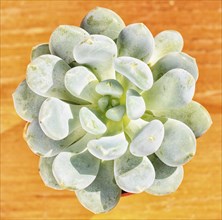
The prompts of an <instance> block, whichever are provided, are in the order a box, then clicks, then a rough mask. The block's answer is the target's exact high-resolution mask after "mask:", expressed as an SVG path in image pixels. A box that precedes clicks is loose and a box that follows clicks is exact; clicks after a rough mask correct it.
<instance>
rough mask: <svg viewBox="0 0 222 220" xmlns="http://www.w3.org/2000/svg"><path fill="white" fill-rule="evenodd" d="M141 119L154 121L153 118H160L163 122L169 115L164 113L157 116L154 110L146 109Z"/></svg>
mask: <svg viewBox="0 0 222 220" xmlns="http://www.w3.org/2000/svg"><path fill="white" fill-rule="evenodd" d="M141 119H143V120H145V121H148V122H150V121H153V120H159V121H161V122H162V123H163V124H164V123H165V122H166V121H167V119H168V118H167V117H166V116H164V115H161V116H156V115H154V114H153V112H151V111H149V110H146V112H145V113H144V115H143V116H142V117H141Z"/></svg>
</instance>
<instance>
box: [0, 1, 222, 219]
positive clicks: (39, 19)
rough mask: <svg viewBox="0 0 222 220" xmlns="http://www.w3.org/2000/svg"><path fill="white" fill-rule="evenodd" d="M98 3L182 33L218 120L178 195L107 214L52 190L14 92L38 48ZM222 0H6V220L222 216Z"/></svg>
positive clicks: (138, 200) (125, 201) (140, 199)
mask: <svg viewBox="0 0 222 220" xmlns="http://www.w3.org/2000/svg"><path fill="white" fill-rule="evenodd" d="M95 6H102V7H107V8H110V9H112V10H114V11H116V12H117V13H118V14H119V15H120V16H121V17H122V18H123V19H124V21H125V23H126V24H130V23H136V22H143V23H144V24H146V25H147V27H148V28H149V29H150V30H151V32H152V33H153V34H154V35H156V34H157V33H158V32H160V31H162V30H166V29H174V30H177V31H179V32H180V33H181V34H182V35H183V37H184V41H185V47H184V51H185V52H186V53H188V54H190V55H191V56H193V57H195V58H196V59H197V63H198V65H199V71H200V76H199V79H198V82H197V86H196V94H195V97H194V100H196V101H198V102H200V103H201V104H203V105H204V106H205V107H206V108H207V109H208V111H209V112H210V114H211V116H212V120H213V125H212V127H211V129H210V130H209V131H208V132H207V133H206V134H205V135H204V136H203V137H201V138H200V139H198V142H197V144H198V145H197V154H196V156H195V157H194V158H193V160H192V161H191V162H190V163H188V164H187V165H185V177H184V180H183V183H182V185H181V186H180V188H179V190H178V191H177V192H176V193H173V194H171V195H169V196H164V197H156V196H152V195H149V194H146V193H142V194H138V195H132V196H128V197H123V198H121V201H120V202H119V204H118V205H117V207H116V208H115V209H114V210H113V211H111V212H110V213H108V214H101V215H94V214H92V213H90V212H89V211H87V210H86V209H84V208H83V207H82V206H81V205H80V203H79V202H78V201H77V199H76V197H75V195H74V193H72V192H70V191H56V190H52V189H50V188H47V187H45V186H44V184H43V183H42V181H41V179H40V177H39V174H38V157H37V156H35V155H34V154H33V153H32V152H31V151H30V150H29V149H28V147H27V145H26V143H25V141H24V140H23V138H22V131H23V127H24V125H25V122H24V121H22V120H21V119H20V118H19V117H18V116H17V115H16V113H15V111H14V108H13V103H12V92H13V91H14V90H15V88H16V87H17V85H18V83H19V82H20V81H22V80H23V79H24V78H25V72H26V66H27V64H28V63H29V56H30V50H31V48H32V46H34V45H36V44H38V43H42V42H47V41H48V39H49V36H50V33H51V32H52V31H53V30H54V29H55V28H56V27H57V26H58V25H60V24H72V25H79V23H80V21H81V19H82V18H83V16H84V15H85V14H86V13H87V12H88V11H89V10H90V9H92V8H94V7H95ZM221 10H222V9H221V2H220V1H217V0H212V1H204V0H199V1H167V0H162V1H41V0H38V1H8V0H7V1H1V218H2V219H5V220H6V219H15V220H16V219H24V220H26V219H44V220H47V219H91V220H95V219H159V220H162V219H201V220H202V219H208V220H210V219H221V23H220V22H221Z"/></svg>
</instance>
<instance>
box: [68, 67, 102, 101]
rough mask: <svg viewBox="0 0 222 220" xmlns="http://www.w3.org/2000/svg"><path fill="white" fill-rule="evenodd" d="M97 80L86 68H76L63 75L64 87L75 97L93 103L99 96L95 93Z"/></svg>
mask: <svg viewBox="0 0 222 220" xmlns="http://www.w3.org/2000/svg"><path fill="white" fill-rule="evenodd" d="M97 84H98V80H97V78H96V77H95V75H94V74H93V73H92V72H91V71H89V69H87V68H86V67H83V66H78V67H74V68H72V69H70V70H69V71H67V72H66V74H65V87H66V88H67V90H68V91H69V92H70V93H71V94H72V95H73V96H75V97H77V98H81V99H83V100H86V101H88V102H91V103H95V102H96V101H97V100H98V98H99V95H98V94H97V93H96V92H95V88H96V85H97Z"/></svg>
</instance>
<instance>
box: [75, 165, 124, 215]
mask: <svg viewBox="0 0 222 220" xmlns="http://www.w3.org/2000/svg"><path fill="white" fill-rule="evenodd" d="M76 196H77V198H78V200H79V201H80V203H81V204H82V205H83V206H84V207H85V208H86V209H88V210H90V211H91V212H93V213H95V214H98V213H104V212H108V211H110V210H111V209H113V208H114V207H115V206H116V205H117V203H118V202H119V199H120V196H121V189H120V188H119V187H118V186H117V185H116V183H115V179H114V176H113V161H104V162H102V163H101V165H100V169H99V173H98V175H97V177H96V179H95V180H94V182H93V183H92V184H91V185H89V186H88V187H87V188H85V189H83V190H78V191H76Z"/></svg>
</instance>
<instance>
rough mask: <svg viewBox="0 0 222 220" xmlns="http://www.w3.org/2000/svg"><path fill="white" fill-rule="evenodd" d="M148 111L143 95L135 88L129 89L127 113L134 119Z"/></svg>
mask: <svg viewBox="0 0 222 220" xmlns="http://www.w3.org/2000/svg"><path fill="white" fill-rule="evenodd" d="M145 111H146V105H145V102H144V100H143V97H142V96H141V95H140V94H139V93H138V92H137V91H135V90H133V89H129V90H128V91H127V92H126V114H127V116H128V117H129V118H130V119H132V120H136V119H138V118H140V117H141V116H142V115H143V114H144V112H145Z"/></svg>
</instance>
